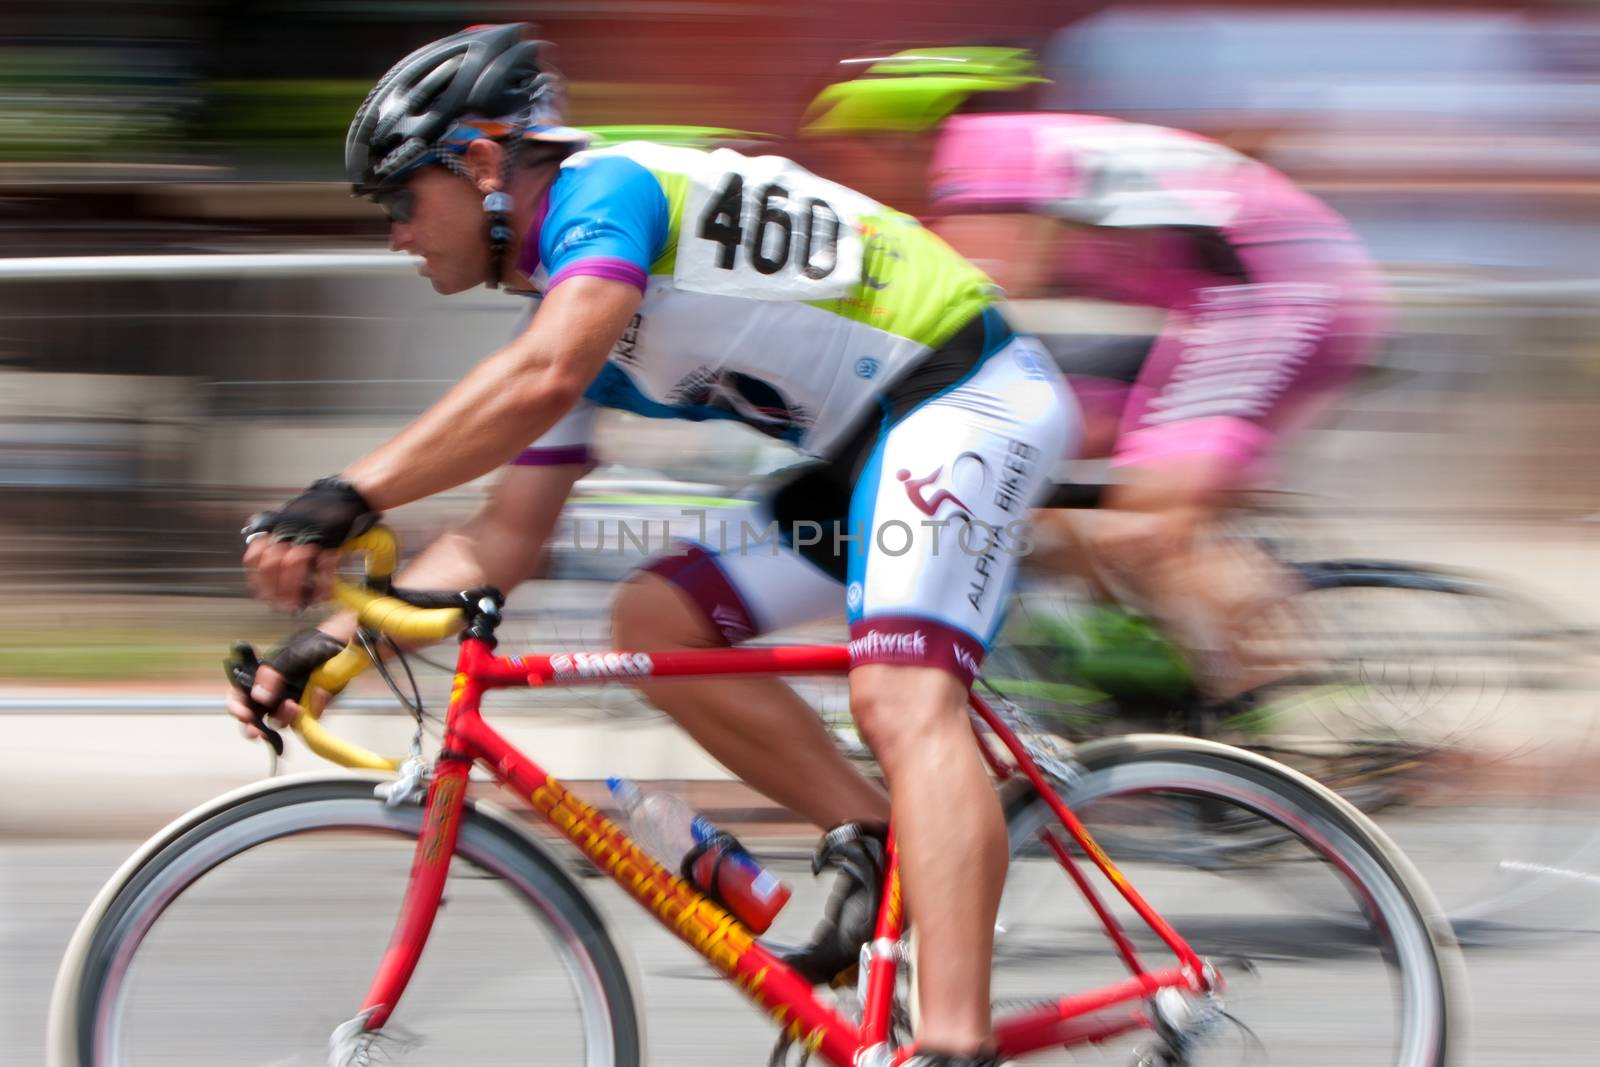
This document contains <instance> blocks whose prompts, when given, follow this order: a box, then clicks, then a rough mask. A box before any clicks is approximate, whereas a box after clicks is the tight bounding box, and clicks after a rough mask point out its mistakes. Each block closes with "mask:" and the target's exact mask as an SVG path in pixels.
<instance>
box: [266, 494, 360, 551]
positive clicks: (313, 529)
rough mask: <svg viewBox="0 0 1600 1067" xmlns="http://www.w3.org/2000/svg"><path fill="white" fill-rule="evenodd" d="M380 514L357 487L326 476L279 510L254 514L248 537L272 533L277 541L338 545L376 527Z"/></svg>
mask: <svg viewBox="0 0 1600 1067" xmlns="http://www.w3.org/2000/svg"><path fill="white" fill-rule="evenodd" d="M377 521H378V515H377V513H376V512H374V511H373V510H372V508H371V506H370V505H368V504H367V502H366V500H365V498H363V497H362V495H361V494H360V493H358V492H356V490H355V487H354V486H352V485H351V484H350V483H348V482H342V481H340V480H339V479H337V478H322V479H320V480H318V481H315V482H312V483H311V486H310V488H308V489H306V491H305V492H303V493H301V494H300V495H299V496H297V497H295V498H294V499H293V500H291V501H289V502H288V503H287V504H285V505H284V506H283V507H282V508H280V509H278V510H277V511H263V512H260V513H258V514H256V515H254V516H252V517H251V519H250V522H249V524H248V525H247V526H245V528H244V531H243V532H244V535H245V540H246V541H250V540H253V539H254V538H255V537H256V536H257V535H259V534H267V533H270V534H271V535H272V537H273V540H275V541H292V542H294V543H295V544H297V545H318V546H320V547H322V548H338V547H339V546H340V545H342V544H344V543H345V542H346V541H348V540H350V538H352V537H356V536H359V535H360V534H364V533H366V532H367V531H368V530H370V529H372V527H373V524H374V523H376V522H377Z"/></svg>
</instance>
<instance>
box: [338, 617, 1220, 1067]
mask: <svg viewBox="0 0 1600 1067" xmlns="http://www.w3.org/2000/svg"><path fill="white" fill-rule="evenodd" d="M491 648H492V646H491V645H490V644H489V643H487V642H485V641H483V640H481V639H478V638H476V637H468V638H466V639H464V640H462V642H461V645H460V652H459V656H458V659H457V672H456V675H455V681H454V684H453V686H452V689H451V696H450V703H449V708H448V711H447V713H446V722H445V731H444V739H443V745H442V748H441V751H440V755H439V759H438V761H437V764H436V768H435V773H434V777H433V780H432V782H431V784H430V787H429V790H428V795H427V799H426V811H425V815H424V819H423V829H422V834H421V836H420V838H419V839H418V842H417V850H416V855H415V859H414V861H413V864H412V868H411V875H410V880H409V882H408V885H407V888H406V894H405V899H404V901H403V903H402V908H401V914H400V918H399V921H398V923H397V925H396V928H395V932H394V935H393V937H392V939H391V941H390V943H389V947H388V949H387V950H386V952H385V954H384V958H383V960H382V963H381V964H380V966H379V969H378V973H377V976H376V978H375V979H374V981H373V984H372V986H371V988H370V989H369V991H368V994H367V997H366V999H365V1001H364V1003H363V1005H362V1013H361V1016H360V1018H361V1019H362V1024H363V1026H364V1027H365V1028H366V1029H368V1030H375V1029H378V1028H379V1027H381V1026H383V1024H384V1023H385V1022H386V1021H387V1019H388V1018H389V1016H390V1015H391V1014H392V1013H393V1011H394V1009H395V1007H396V1005H397V1004H398V1002H399V1000H400V998H401V995H402V994H403V993H404V991H405V988H406V985H407V983H408V982H409V980H410V978H411V975H412V973H413V971H414V970H415V968H416V966H417V963H418V961H419V959H420V958H421V955H422V951H423V947H424V945H425V944H426V942H427V938H428V935H429V932H430V930H431V928H432V925H433V920H434V916H435V914H436V913H437V911H438V908H439V904H440V901H441V899H442V896H443V893H444V886H445V880H446V875H447V873H448V869H449V864H450V858H451V856H452V854H453V853H454V850H455V843H456V832H457V828H458V825H459V822H460V816H461V810H462V806H463V805H464V803H465V800H466V785H467V775H468V771H469V770H470V768H471V766H472V764H473V763H475V762H481V763H483V764H484V765H485V767H486V768H488V769H489V770H490V771H491V772H492V773H493V775H494V777H495V778H496V780H497V781H499V782H500V783H501V784H503V785H505V786H508V787H510V788H511V789H514V790H515V791H516V792H517V793H519V794H520V795H521V796H522V797H523V798H525V799H526V800H527V801H529V802H530V803H531V804H532V805H533V807H534V809H535V810H537V811H538V812H539V814H540V815H541V816H543V817H544V818H545V819H546V820H547V821H548V822H549V823H550V824H551V825H552V826H553V827H555V828H556V830H558V831H559V832H560V833H561V834H563V835H564V836H565V837H566V838H567V839H568V840H570V841H571V842H572V843H573V845H574V846H576V847H577V848H578V849H579V850H580V851H581V852H583V854H584V855H585V856H587V857H588V858H589V860H590V861H591V862H593V863H594V864H595V866H596V867H598V868H599V869H600V870H601V871H604V872H605V873H606V875H607V876H608V877H610V878H611V879H612V880H613V881H615V882H616V883H617V884H618V885H619V886H621V887H622V889H623V890H624V891H625V892H627V893H628V894H629V895H630V896H632V897H633V898H634V899H635V900H637V901H638V902H639V903H640V904H641V905H643V906H644V907H645V908H646V909H647V910H648V911H650V913H651V914H653V915H654V916H655V917H656V919H657V921H658V922H660V923H661V924H662V925H663V926H665V927H667V928H668V929H669V930H670V931H671V932H672V933H673V934H675V935H676V936H677V937H678V938H679V939H681V940H682V941H684V942H685V943H686V944H688V945H689V946H690V947H691V948H692V949H694V950H695V951H696V952H697V953H698V954H699V955H701V956H702V957H704V958H705V959H706V960H707V961H708V962H709V963H710V964H711V965H712V966H713V967H715V968H716V969H717V970H718V971H720V972H721V973H722V974H724V975H725V976H727V977H728V978H730V979H732V980H733V981H734V982H735V983H736V984H737V985H738V986H739V988H740V989H741V990H742V991H743V992H744V993H745V995H746V996H748V997H750V998H751V999H752V1000H754V1001H755V1002H756V1003H757V1004H759V1005H760V1006H761V1007H762V1008H763V1009H764V1010H765V1011H766V1012H767V1013H768V1014H769V1015H770V1016H771V1017H772V1018H773V1019H774V1020H775V1021H777V1023H778V1024H779V1026H780V1027H782V1028H783V1031H784V1034H785V1035H786V1036H787V1037H788V1038H789V1039H790V1040H791V1041H793V1042H795V1043H796V1044H797V1045H799V1046H800V1047H801V1048H802V1049H805V1050H807V1051H808V1052H810V1053H813V1054H816V1055H818V1056H820V1057H821V1058H822V1059H824V1060H826V1061H828V1062H831V1063H833V1064H836V1065H839V1067H844V1065H848V1064H852V1063H855V1062H857V1056H858V1053H860V1052H861V1051H863V1050H864V1049H866V1048H870V1047H883V1046H884V1043H885V1042H887V1041H888V1040H889V1037H890V1007H891V1002H892V999H893V991H894V984H895V973H896V970H897V960H896V956H895V952H894V948H893V946H894V945H895V944H896V943H897V942H898V941H899V940H900V937H901V935H902V933H903V926H904V915H903V909H902V906H901V895H900V884H899V881H900V880H899V872H898V862H897V856H896V853H895V851H894V850H893V847H892V839H891V849H890V853H889V863H888V872H887V877H886V880H885V887H884V898H883V906H882V908H881V909H880V913H879V923H878V928H877V931H876V936H875V938H874V941H873V944H872V946H871V947H870V950H869V958H870V962H871V966H870V968H869V970H868V974H867V989H866V998H865V1010H864V1014H863V1019H862V1022H861V1024H860V1026H859V1027H858V1026H857V1025H856V1024H855V1023H854V1022H852V1021H851V1020H849V1019H846V1018H844V1017H843V1016H841V1015H840V1014H839V1013H838V1012H836V1011H835V1010H834V1009H833V1008H832V1007H831V1006H829V1005H828V1004H826V1003H824V1002H823V1001H821V1000H819V999H818V997H817V996H816V994H815V992H814V991H813V990H812V988H811V986H810V984H809V983H807V982H806V981H805V980H804V979H803V978H801V977H800V976H799V975H797V974H796V973H795V972H794V971H793V970H792V969H791V968H789V966H788V965H787V964H785V963H784V962H783V961H782V960H780V959H779V958H778V957H777V956H776V955H775V954H774V953H773V952H772V951H770V950H769V949H767V948H766V947H765V946H763V945H762V944H761V943H760V942H759V941H757V940H756V938H755V937H754V936H753V935H752V934H751V933H750V932H749V930H747V929H746V928H745V927H744V925H743V924H742V923H740V922H739V921H738V920H737V919H736V918H735V917H734V916H732V915H731V914H730V913H729V912H727V911H726V910H725V909H723V908H722V907H721V906H720V905H718V904H717V903H716V902H714V901H713V900H711V899H709V898H708V897H707V896H706V895H705V894H703V893H702V892H700V891H699V890H698V889H696V888H695V887H694V886H693V885H692V884H691V883H689V882H688V881H686V880H685V879H683V878H681V877H679V876H678V875H677V874H676V873H674V872H672V871H669V870H668V869H667V868H666V867H664V866H663V865H662V864H661V863H660V862H658V861H657V860H656V859H655V858H654V857H652V856H650V855H649V854H648V853H647V852H646V851H645V850H644V849H643V848H641V847H640V846H639V845H638V844H636V843H635V842H634V841H633V839H632V838H631V837H630V836H629V835H628V833H627V832H626V831H625V830H624V829H623V828H622V827H621V826H619V825H618V824H617V823H615V822H613V821H612V820H610V819H608V818H607V817H606V816H605V815H604V814H603V813H601V812H600V811H599V810H598V809H596V808H594V807H592V806H591V805H589V804H587V803H585V802H584V801H583V800H581V799H579V798H578V797H577V796H576V795H574V794H573V793H572V792H570V791H569V790H568V789H567V788H566V787H565V786H564V785H562V783H561V782H559V781H558V780H557V779H556V778H555V777H553V776H552V775H550V774H549V773H548V772H546V771H545V770H544V768H542V767H540V766H539V765H538V764H537V763H535V762H534V761H533V760H531V759H529V758H528V757H527V756H525V755H524V754H523V753H521V752H520V751H518V750H517V749H516V748H514V747H513V746H512V745H511V744H510V743H509V742H507V741H506V740H505V739H504V738H503V737H502V736H501V735H500V734H499V733H498V732H496V731H495V730H494V729H493V728H492V727H490V726H489V725H488V724H487V723H486V722H485V721H484V719H483V717H482V714H481V707H480V705H481V701H482V698H483V695H484V693H485V692H487V691H489V690H491V689H498V688H511V687H525V686H545V685H552V684H554V685H560V686H568V685H587V684H605V683H615V682H619V681H621V682H626V681H630V680H634V679H638V678H643V677H652V678H663V677H709V676H714V675H732V674H762V675H779V674H784V675H790V674H842V673H844V671H845V670H846V668H847V667H848V663H849V656H848V652H847V651H846V649H845V648H844V647H842V646H820V647H816V646H788V647H774V648H759V649H713V650H705V651H666V652H649V653H645V652H597V653H570V654H554V655H529V656H496V655H494V654H493V652H492V651H491ZM973 707H974V709H975V711H976V712H977V714H978V715H979V716H980V717H981V718H982V719H983V720H984V721H985V722H987V723H988V725H989V726H990V727H991V728H992V729H995V730H996V732H997V734H998V735H999V736H1000V737H1001V739H1002V741H1004V742H1005V744H1006V747H1007V748H1008V749H1010V750H1011V752H1012V754H1013V756H1014V758H1015V759H1016V760H1017V762H1018V768H1019V769H1020V770H1021V771H1022V773H1024V774H1025V775H1027V777H1028V778H1029V779H1030V780H1031V781H1032V782H1033V783H1034V785H1035V787H1036V788H1038V787H1040V786H1043V789H1042V790H1041V791H1042V793H1043V795H1044V796H1046V797H1047V798H1048V799H1049V800H1051V801H1052V802H1053V803H1052V807H1053V808H1056V809H1058V810H1057V814H1058V816H1060V815H1061V813H1062V812H1063V811H1065V807H1064V805H1062V804H1060V803H1059V801H1058V800H1057V798H1056V797H1055V796H1054V793H1053V791H1051V790H1050V789H1049V787H1048V784H1047V783H1045V781H1044V779H1043V777H1042V775H1040V772H1039V771H1038V769H1037V767H1035V766H1034V765H1033V763H1032V760H1031V759H1030V758H1029V756H1028V754H1027V751H1026V749H1025V748H1024V747H1023V746H1022V745H1021V743H1020V741H1018V739H1017V738H1016V736H1015V735H1014V734H1012V733H1011V732H1010V731H1009V730H1007V729H1006V728H1005V727H1004V725H1003V724H1002V723H1000V722H999V720H998V719H997V718H996V717H995V716H994V714H993V712H992V711H991V710H990V709H989V708H988V707H987V706H986V705H984V704H983V703H982V702H981V701H980V700H979V699H978V698H977V697H976V696H974V698H973ZM974 728H975V729H976V725H975V727H974ZM1063 825H1065V826H1066V827H1067V828H1068V831H1069V833H1070V834H1071V835H1072V837H1073V838H1074V839H1075V840H1076V841H1077V843H1078V845H1079V846H1080V847H1081V848H1082V849H1083V850H1084V853H1085V854H1086V855H1088V856H1089V858H1090V859H1091V861H1092V862H1093V863H1094V864H1095V866H1096V867H1098V868H1099V870H1100V871H1101V872H1102V874H1104V875H1105V877H1106V878H1107V879H1108V880H1110V881H1111V882H1112V884H1113V885H1115V886H1116V887H1117V888H1118V890H1119V891H1121V893H1122V894H1123V896H1124V897H1126V898H1127V899H1128V900H1129V902H1130V904H1132V905H1133V907H1134V908H1135V910H1136V911H1138V912H1139V914H1140V916H1141V918H1143V919H1144V920H1145V921H1146V922H1147V923H1149V924H1150V925H1151V927H1152V929H1153V930H1155V931H1156V932H1157V934H1158V935H1159V936H1160V937H1161V938H1162V939H1163V940H1164V941H1166V942H1167V944H1168V945H1169V946H1170V947H1171V948H1172V950H1173V951H1174V953H1175V954H1176V955H1177V956H1178V960H1179V966H1178V967H1176V968H1171V969H1168V970H1162V971H1147V970H1145V969H1144V968H1143V966H1142V965H1140V964H1139V962H1138V959H1137V957H1135V956H1133V955H1132V954H1131V949H1127V946H1128V941H1127V937H1126V935H1125V934H1124V933H1123V932H1122V930H1121V929H1120V927H1119V926H1117V924H1116V921H1115V919H1114V918H1112V917H1111V915H1110V914H1109V912H1108V910H1107V909H1106V908H1105V907H1104V905H1103V904H1101V903H1100V901H1099V899H1098V897H1097V896H1096V895H1095V894H1094V892H1093V889H1092V887H1090V886H1089V885H1088V883H1087V881H1086V879H1085V877H1084V875H1083V872H1081V871H1079V870H1078V869H1077V868H1076V860H1075V859H1074V858H1073V857H1072V856H1070V855H1069V854H1068V853H1067V852H1066V850H1065V848H1063V847H1060V846H1059V843H1057V847H1056V848H1055V849H1054V851H1055V858H1056V859H1057V861H1058V862H1059V863H1061V864H1062V865H1063V866H1065V867H1067V869H1068V871H1069V873H1070V874H1071V875H1072V879H1073V881H1074V882H1075V883H1076V884H1077V885H1078V888H1079V889H1080V890H1081V891H1082V892H1083V893H1084V895H1085V897H1086V899H1087V900H1088V902H1089V904H1090V906H1091V907H1092V908H1093V909H1094V911H1095V913H1096V915H1097V916H1098V917H1099V918H1100V921H1101V922H1102V924H1103V925H1104V926H1105V927H1106V932H1107V935H1108V936H1109V937H1110V938H1111V939H1112V940H1113V942H1114V943H1116V944H1117V946H1118V948H1119V951H1120V952H1121V954H1122V956H1123V959H1124V960H1125V962H1127V963H1128V965H1129V969H1130V971H1131V972H1132V974H1133V976H1132V977H1131V978H1129V979H1126V980H1124V981H1122V982H1118V983H1115V984H1113V985H1110V986H1106V987H1104V988H1102V989H1099V990H1095V991H1091V992H1088V993H1082V994H1077V995H1073V996H1066V997H1062V998H1060V999H1059V1000H1056V1001H1053V1002H1051V1003H1050V1004H1048V1005H1046V1006H1044V1007H1039V1008H1034V1009H1032V1010H1030V1011H1027V1012H1023V1013H1020V1014H1018V1015H1013V1016H1008V1017H1006V1018H1002V1019H997V1020H996V1022H995V1034H996V1038H997V1041H998V1043H999V1046H1000V1048H999V1051H1000V1052H1001V1054H1003V1055H1019V1054H1022V1053H1025V1052H1028V1051H1036V1050H1039V1049H1044V1048H1052V1047H1062V1046H1065V1045H1070V1044H1076V1043H1081V1042H1084V1041H1095V1040H1104V1039H1106V1038H1108V1037H1111V1036H1114V1035H1116V1034H1119V1033H1123V1032H1126V1031H1128V1030H1132V1029H1136V1028H1140V1027H1147V1026H1149V1025H1150V1022H1149V1020H1148V1019H1147V1017H1146V1014H1145V1012H1144V1011H1143V1010H1142V1008H1141V1006H1140V1003H1141V1002H1142V1001H1144V1000H1145V999H1147V998H1149V997H1150V996H1152V995H1153V994H1154V993H1155V992H1156V991H1158V990H1160V989H1163V988H1167V987H1178V988H1183V989H1188V990H1199V989H1200V988H1202V985H1203V983H1204V982H1205V981H1206V979H1205V977H1204V976H1203V974H1202V969H1201V965H1200V961H1199V960H1198V958H1197V957H1196V956H1195V955H1194V953H1193V951H1192V950H1191V949H1190V948H1189V946H1188V945H1187V944H1185V943H1184V942H1183V940H1182V939H1181V938H1180V937H1179V936H1178V935H1177V934H1176V933H1175V932H1173V931H1172V930H1171V928H1170V927H1169V926H1168V925H1167V924H1166V923H1165V922H1164V921H1162V920H1161V918H1160V916H1159V915H1157V914H1156V913H1155V911H1154V910H1153V909H1151V908H1150V907H1149V906H1148V905H1147V904H1145V902H1144V901H1143V900H1142V899H1141V898H1139V897H1138V894H1137V893H1135V892H1134V891H1133V889H1132V887H1131V886H1130V885H1128V883H1127V881H1126V879H1125V878H1124V877H1123V876H1122V874H1121V873H1120V872H1118V871H1117V870H1116V868H1115V867H1113V866H1112V865H1111V863H1110V861H1109V860H1108V859H1107V858H1106V856H1105V854H1104V853H1103V852H1102V851H1101V850H1100V848H1099V847H1098V846H1097V845H1096V844H1095V843H1094V842H1093V839H1092V838H1090V837H1089V835H1088V832H1087V831H1086V830H1085V829H1084V828H1083V826H1082V824H1081V823H1079V822H1078V821H1077V820H1076V819H1075V818H1073V817H1072V815H1071V812H1070V811H1065V815H1064V817H1063ZM1124 949H1127V950H1126V951H1124ZM1117 1008H1121V1009H1123V1010H1120V1011H1117V1012H1112V1011H1111V1009H1117ZM909 1051H910V1050H904V1049H903V1050H900V1051H899V1052H898V1053H897V1054H896V1056H895V1058H894V1060H893V1061H892V1062H898V1061H899V1060H900V1059H903V1058H904V1057H905V1056H907V1055H909ZM882 1062H885V1063H888V1062H891V1061H890V1060H889V1059H888V1058H887V1057H885V1058H884V1060H883V1061H882Z"/></svg>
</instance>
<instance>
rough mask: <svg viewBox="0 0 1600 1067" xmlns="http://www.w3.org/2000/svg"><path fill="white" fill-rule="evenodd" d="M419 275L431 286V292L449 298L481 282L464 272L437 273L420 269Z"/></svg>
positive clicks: (425, 268) (480, 279)
mask: <svg viewBox="0 0 1600 1067" xmlns="http://www.w3.org/2000/svg"><path fill="white" fill-rule="evenodd" d="M421 274H422V276H423V277H424V278H426V279H428V284H429V285H431V286H433V291H434V292H436V293H438V294H439V295H441V296H451V295H452V294H455V293H464V292H466V291H467V290H468V289H471V288H472V287H473V286H475V285H478V284H479V283H480V282H482V281H483V279H482V278H478V277H473V276H472V275H470V274H468V273H467V272H465V271H448V270H445V271H439V272H437V273H436V272H434V271H432V270H430V269H428V268H427V267H424V268H422V271H421Z"/></svg>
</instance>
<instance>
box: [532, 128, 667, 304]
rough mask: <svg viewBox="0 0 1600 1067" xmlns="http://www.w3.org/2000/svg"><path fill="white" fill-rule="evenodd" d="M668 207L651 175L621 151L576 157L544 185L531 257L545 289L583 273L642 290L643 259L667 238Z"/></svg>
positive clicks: (655, 254)
mask: <svg viewBox="0 0 1600 1067" xmlns="http://www.w3.org/2000/svg"><path fill="white" fill-rule="evenodd" d="M668 211H669V208H668V205H667V197H666V194H665V193H663V192H662V191H661V184H660V183H659V182H657V181H656V178H655V175H653V174H651V173H650V171H648V170H646V169H645V168H644V167H642V166H640V165H639V164H638V163H635V162H634V161H633V160H631V159H627V158H625V157H623V156H600V157H598V158H583V157H581V156H580V157H578V158H575V159H573V160H572V161H570V162H569V163H567V164H566V165H564V166H563V167H562V168H561V173H560V174H559V175H558V176H557V177H556V180H555V182H554V183H553V184H552V185H551V187H550V209H549V212H548V213H547V214H546V215H545V219H544V225H543V227H542V228H541V230H540V233H539V259H540V261H541V262H543V263H544V266H545V270H546V271H548V272H549V275H550V281H549V283H548V284H547V285H546V286H545V291H546V292H549V291H550V290H551V289H554V288H555V287H556V286H557V285H560V284H561V283H562V282H563V281H566V280H567V279H568V278H576V277H579V276H581V275H590V276H592V277H599V278H614V279H616V280H618V281H624V282H628V283H630V284H632V285H636V286H638V287H639V290H640V291H641V292H643V291H644V287H645V283H646V281H647V280H648V279H649V276H650V264H652V263H654V262H655V261H656V259H657V258H659V257H660V255H661V253H662V251H663V249H664V248H665V247H666V243H667V232H668V228H669V223H668V217H667V216H668Z"/></svg>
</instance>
